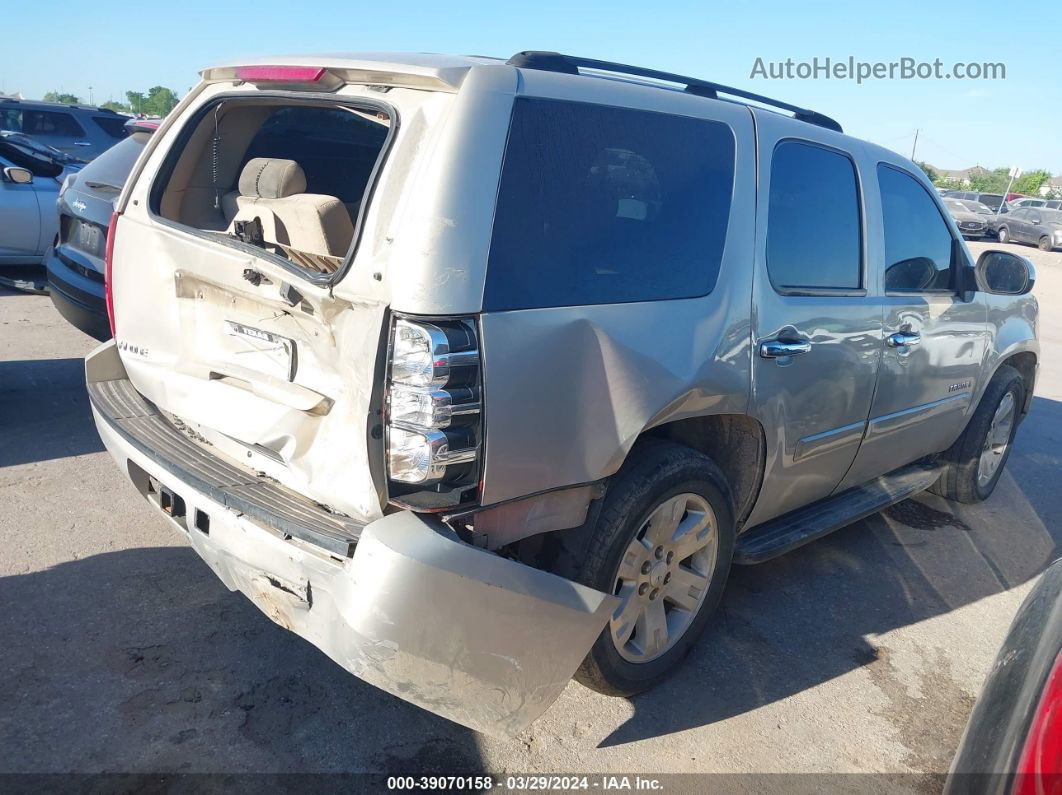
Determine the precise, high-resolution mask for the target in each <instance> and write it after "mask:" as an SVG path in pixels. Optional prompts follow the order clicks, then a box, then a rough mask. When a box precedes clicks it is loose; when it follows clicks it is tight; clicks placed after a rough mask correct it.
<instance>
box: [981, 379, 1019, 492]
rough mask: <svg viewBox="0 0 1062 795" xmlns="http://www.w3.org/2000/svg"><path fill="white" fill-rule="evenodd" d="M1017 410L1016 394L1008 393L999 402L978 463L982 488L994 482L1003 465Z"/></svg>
mask: <svg viewBox="0 0 1062 795" xmlns="http://www.w3.org/2000/svg"><path fill="white" fill-rule="evenodd" d="M1016 409H1017V405H1016V404H1015V402H1014V393H1013V392H1007V393H1006V394H1005V395H1003V399H1002V400H1001V401H999V405H998V406H997V407H996V413H995V414H993V415H992V424H991V425H989V426H988V434H987V435H986V437H985V444H984V447H982V448H981V458H980V460H979V461H978V463H977V484H978V485H979V486H981V487H982V488H983V487H985V486H987V485H988V484H989V483H990V482H991V481H992V478H994V477H995V475H996V471H997V470H998V469H999V465H1000V464H1001V463H1003V456H1004V454H1005V453H1006V452H1007V447H1008V445H1010V432H1011V430H1013V428H1014V417H1015V414H1016Z"/></svg>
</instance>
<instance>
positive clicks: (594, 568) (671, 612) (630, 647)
mask: <svg viewBox="0 0 1062 795" xmlns="http://www.w3.org/2000/svg"><path fill="white" fill-rule="evenodd" d="M571 532H572V536H571V537H569V539H567V541H566V545H567V546H569V548H570V549H578V550H580V551H581V553H582V554H579V555H578V556H577V557H576V556H570V557H569V561H570V562H571V564H572V569H570V570H569V571H568V572H566V574H568V576H571V577H572V579H575V580H577V581H579V582H581V583H583V584H584V585H588V586H590V587H591V588H596V589H598V590H601V591H605V592H606V593H612V594H615V595H617V596H619V597H620V599H621V600H622V601H621V602H620V605H619V607H618V608H617V609H616V611H615V612H614V613H613V616H612V618H611V619H610V621H609V624H608V626H606V627H605V629H604V630H603V631H602V633H601V635H600V636H599V637H598V639H597V641H596V642H595V643H594V645H593V647H592V648H591V650H590V653H589V654H588V655H587V656H586V659H585V660H583V663H582V665H581V666H580V667H579V670H578V671H577V672H576V674H575V678H576V679H577V680H578V681H579V682H581V683H582V684H584V685H586V686H587V687H589V688H591V689H593V690H596V691H598V692H599V693H605V694H607V695H615V696H629V695H633V694H635V693H638V692H641V691H643V690H647V689H649V688H650V687H652V686H654V685H656V684H657V683H658V682H660V681H661V680H662V679H664V678H665V677H667V676H668V675H669V674H670V673H672V671H674V670H675V668H677V667H678V665H679V664H680V663H681V662H682V660H683V659H684V658H685V657H686V655H687V654H688V653H689V650H690V648H691V647H692V646H693V644H694V643H695V642H696V640H697V638H698V637H699V636H700V635H701V633H702V632H703V631H704V629H705V627H706V626H707V624H708V621H709V619H710V618H711V617H712V614H713V613H714V612H715V610H716V608H717V607H718V605H719V601H720V599H721V598H722V595H723V589H724V587H725V585H726V579H727V575H728V574H729V571H730V564H731V561H732V559H733V555H734V509H733V499H732V497H731V495H730V490H729V488H728V487H727V483H726V479H725V478H724V476H723V474H722V472H720V471H719V468H718V467H717V466H716V465H715V464H714V463H713V462H712V460H711V459H710V458H708V457H707V456H705V455H703V454H701V453H698V452H697V451H695V450H691V449H689V448H687V447H683V446H681V445H679V444H675V443H672V442H664V441H658V440H650V441H646V442H643V443H640V444H639V445H637V446H636V447H635V448H634V449H633V450H632V451H631V454H630V456H629V457H628V460H627V462H626V463H625V464H624V465H623V467H622V468H621V469H620V471H619V472H618V473H617V474H616V475H615V476H614V477H613V478H612V480H611V481H610V483H609V486H608V490H607V492H606V494H605V498H604V501H603V503H602V505H601V510H600V512H599V513H598V515H597V519H596V521H591V522H588V523H587V524H586V525H584V526H583V527H581V528H578V529H577V530H576V531H571Z"/></svg>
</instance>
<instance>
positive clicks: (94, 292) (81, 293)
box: [44, 248, 111, 341]
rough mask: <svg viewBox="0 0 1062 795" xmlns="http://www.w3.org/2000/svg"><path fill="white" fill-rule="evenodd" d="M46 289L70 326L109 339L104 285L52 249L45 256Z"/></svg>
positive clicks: (109, 328) (99, 338) (109, 332)
mask: <svg viewBox="0 0 1062 795" xmlns="http://www.w3.org/2000/svg"><path fill="white" fill-rule="evenodd" d="M44 264H45V267H46V268H47V270H48V292H49V294H50V295H51V297H52V303H53V304H55V308H56V309H58V310H59V314H60V315H62V316H63V318H64V319H65V320H66V321H67V322H68V323H69V324H70V325H72V326H74V327H75V328H77V329H80V330H81V331H83V332H85V333H86V334H88V335H89V336H91V337H95V338H96V339H98V340H100V341H104V340H109V339H110V338H111V327H110V321H108V319H107V302H106V299H105V298H104V285H103V283H102V282H98V281H95V280H93V279H90V278H88V277H87V276H84V275H82V274H81V273H78V272H77V271H76V270H75V269H74V268H72V267H71V266H70V265H69V264H67V263H66V262H64V261H63V260H62V259H60V257H59V255H58V254H57V253H56V251H55V249H54V248H50V249H48V253H47V254H46V255H45V258H44Z"/></svg>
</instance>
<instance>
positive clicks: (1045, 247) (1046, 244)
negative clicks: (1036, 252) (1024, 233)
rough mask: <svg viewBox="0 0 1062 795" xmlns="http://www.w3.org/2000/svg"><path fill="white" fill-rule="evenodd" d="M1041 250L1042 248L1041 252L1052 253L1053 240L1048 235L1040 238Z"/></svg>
mask: <svg viewBox="0 0 1062 795" xmlns="http://www.w3.org/2000/svg"><path fill="white" fill-rule="evenodd" d="M1039 248H1040V251H1050V250H1051V249H1052V246H1051V238H1050V237H1048V236H1047V235H1044V236H1043V237H1041V238H1040V242H1039Z"/></svg>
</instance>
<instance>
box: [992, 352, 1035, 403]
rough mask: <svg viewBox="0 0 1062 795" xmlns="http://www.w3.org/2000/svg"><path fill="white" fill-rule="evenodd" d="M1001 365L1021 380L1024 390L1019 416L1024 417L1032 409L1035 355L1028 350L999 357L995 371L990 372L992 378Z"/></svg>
mask: <svg viewBox="0 0 1062 795" xmlns="http://www.w3.org/2000/svg"><path fill="white" fill-rule="evenodd" d="M1003 365H1007V366H1009V367H1013V368H1014V369H1015V370H1017V371H1018V373H1019V374H1020V375H1021V380H1022V383H1023V385H1024V388H1025V395H1024V401H1023V403H1022V407H1021V415H1022V417H1024V416H1025V415H1026V414H1028V413H1029V409H1030V408H1032V400H1033V389H1034V388H1035V386H1036V369H1037V365H1038V360H1037V356H1036V353H1035V352H1033V351H1029V350H1023V351H1018V352H1016V353H1011V354H1009V355H1007V356H1003V357H1000V359H999V361H998V362H997V364H996V368H995V370H994V371H993V372H992V377H993V378H995V376H996V373H997V372H999V368H1000V367H1002V366H1003ZM989 380H991V379H989Z"/></svg>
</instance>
